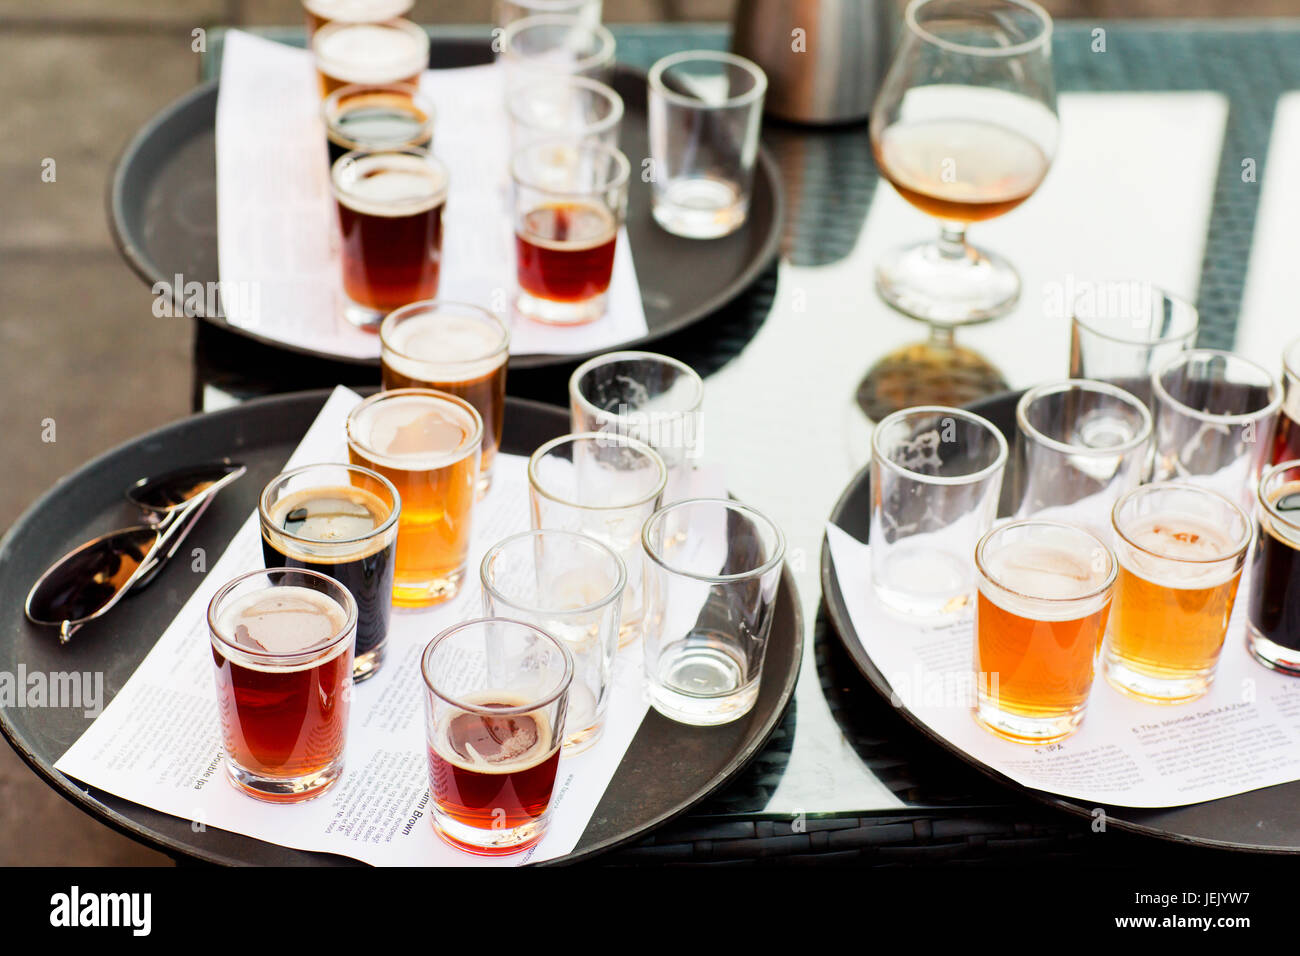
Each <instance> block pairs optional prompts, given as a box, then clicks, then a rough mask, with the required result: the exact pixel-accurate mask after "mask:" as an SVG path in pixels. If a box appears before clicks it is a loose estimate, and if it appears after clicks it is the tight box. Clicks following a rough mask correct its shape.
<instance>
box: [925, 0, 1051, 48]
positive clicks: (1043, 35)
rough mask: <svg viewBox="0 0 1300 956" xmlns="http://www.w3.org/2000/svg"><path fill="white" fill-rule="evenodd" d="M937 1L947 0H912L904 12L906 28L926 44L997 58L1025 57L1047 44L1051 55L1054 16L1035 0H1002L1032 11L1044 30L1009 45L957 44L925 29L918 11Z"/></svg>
mask: <svg viewBox="0 0 1300 956" xmlns="http://www.w3.org/2000/svg"><path fill="white" fill-rule="evenodd" d="M937 2H944V0H912V2H911V3H909V4H908V5H907V9H906V10H905V11H904V13H903V21H904V23H905V24H906V26H907V29H908V30H910V31H911V32H912V33H914V34H916V36H918V37H920V38H921V39H922V40H924V41H925V42H926V43H930V44H933V45H934V46H937V47H939V48H941V49H944V50H947V51H948V52H950V53H960V54H962V55H963V56H979V57H988V58H994V59H1006V58H1008V57H1013V56H1023V55H1024V54H1026V53H1032V52H1033V51H1034V50H1037V49H1039V48H1040V47H1044V46H1045V47H1047V51H1048V55H1050V54H1051V50H1052V29H1053V22H1052V16H1051V14H1049V13H1048V12H1047V11H1046V10H1045V9H1043V8H1042V7H1041V6H1039V5H1038V4H1037V3H1034V2H1033V0H1001V2H1002V3H1004V4H1005V5H1006V6H1009V7H1019V8H1020V9H1022V10H1024V11H1025V12H1026V13H1030V14H1032V15H1033V16H1034V17H1036V18H1037V19H1038V22H1039V24H1041V26H1042V30H1041V31H1040V32H1039V34H1038V35H1037V36H1036V37H1033V38H1032V39H1029V40H1024V41H1022V42H1020V43H1016V44H1012V45H1011V46H1006V47H983V46H972V45H970V44H968V43H957V42H956V41H955V40H945V39H944V38H943V37H940V36H936V35H935V34H934V33H933V32H931V31H930V30H927V29H925V27H923V26H921V24H920V22H919V21H918V20H917V11H918V10H920V9H921V8H922V7H924V6H928V5H929V4H931V3H937Z"/></svg>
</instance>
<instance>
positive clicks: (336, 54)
mask: <svg viewBox="0 0 1300 956" xmlns="http://www.w3.org/2000/svg"><path fill="white" fill-rule="evenodd" d="M311 50H312V53H313V55H314V56H315V59H316V74H317V78H318V79H319V81H320V90H321V97H322V98H323V97H326V96H329V95H330V94H331V93H333V92H334V91H335V90H337V89H338V88H339V87H340V86H350V85H352V84H354V83H418V82H419V79H420V74H421V73H423V72H424V71H425V70H426V69H427V68H428V66H429V34H427V33H425V32H424V29H423V28H422V27H418V26H416V25H415V24H414V23H412V22H411V21H410V20H402V19H397V20H388V21H385V22H383V23H346V22H343V21H334V22H332V23H327V24H326V25H325V26H323V27H321V28H320V29H319V30H317V31H316V32H315V34H314V35H313V36H312V38H311Z"/></svg>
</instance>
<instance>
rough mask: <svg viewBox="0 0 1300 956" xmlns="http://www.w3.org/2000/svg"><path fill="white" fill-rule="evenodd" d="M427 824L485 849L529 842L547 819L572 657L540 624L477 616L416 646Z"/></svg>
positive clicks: (454, 840) (452, 839)
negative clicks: (421, 677) (430, 807)
mask: <svg viewBox="0 0 1300 956" xmlns="http://www.w3.org/2000/svg"><path fill="white" fill-rule="evenodd" d="M421 672H422V673H423V675H424V685H425V694H424V704H425V708H424V713H425V741H426V743H427V745H428V754H429V795H430V797H431V798H432V802H433V815H432V816H433V827H434V831H435V832H436V833H437V834H438V835H439V836H440V837H442V839H443V840H445V841H446V842H447V843H449V844H450V845H452V846H454V847H456V848H458V849H461V850H466V851H468V852H470V853H476V854H479V855H484V856H494V855H499V854H504V853H517V852H519V851H521V850H525V849H527V848H528V847H530V846H533V845H534V844H536V843H537V841H538V840H540V839H541V838H542V836H543V835H544V834H545V832H546V825H547V822H548V821H549V819H550V804H551V792H552V791H553V790H554V788H555V771H556V768H557V767H558V766H559V762H560V741H561V737H562V736H563V734H564V727H565V721H566V712H567V709H568V695H569V684H570V681H571V680H572V678H573V658H572V656H570V654H569V652H568V651H567V650H566V649H565V647H564V645H563V644H562V643H561V642H560V641H558V640H557V639H556V638H554V637H552V636H551V635H550V634H547V633H546V632H545V631H543V630H542V629H541V628H538V627H534V626H533V625H531V624H525V623H523V622H521V621H511V620H505V619H501V618H484V619H479V620H472V621H465V622H464V623H462V624H457V625H455V626H453V627H449V628H447V630H445V631H443V632H442V633H440V634H439V635H438V636H437V637H435V638H434V639H433V640H432V641H430V642H429V646H428V647H426V648H425V650H424V655H423V657H422V659H421Z"/></svg>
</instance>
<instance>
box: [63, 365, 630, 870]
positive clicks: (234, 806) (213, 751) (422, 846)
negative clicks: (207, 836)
mask: <svg viewBox="0 0 1300 956" xmlns="http://www.w3.org/2000/svg"><path fill="white" fill-rule="evenodd" d="M359 401H360V398H359V396H357V395H356V394H355V393H354V392H351V391H349V390H347V389H344V388H341V387H340V388H337V389H335V391H334V393H333V394H332V395H331V396H330V398H329V400H328V401H327V402H326V404H325V406H324V407H323V408H322V409H321V412H320V414H319V415H318V416H317V418H316V421H315V422H314V423H313V424H312V426H311V428H310V429H309V430H308V432H307V434H306V436H305V437H304V438H303V440H302V443H301V444H300V445H299V446H298V449H297V450H296V451H295V452H294V454H293V456H292V457H291V458H290V459H289V463H288V464H287V465H286V468H293V467H297V466H298V465H304V464H310V463H312V462H319V461H346V460H347V450H346V445H345V444H344V441H343V424H344V421H345V420H346V418H347V415H348V412H349V411H350V410H351V409H352V407H353V406H354V405H355V404H356V403H357V402H359ZM526 464H527V460H526V459H524V458H521V457H519V456H516V455H504V454H503V455H498V456H497V459H496V464H495V466H494V470H493V477H492V488H491V490H490V491H489V492H488V494H487V495H486V496H485V497H484V499H483V500H482V501H480V502H479V503H478V504H477V505H476V507H475V511H474V519H473V532H472V539H471V547H470V556H469V565H468V566H469V568H470V569H471V573H470V574H468V575H467V577H466V582H465V585H464V587H463V589H462V591H461V593H460V594H459V595H458V596H457V597H456V598H455V599H453V600H452V601H450V602H448V603H446V604H444V605H440V606H438V607H434V608H430V609H427V610H420V611H405V610H401V609H394V611H393V617H392V624H391V626H390V629H389V637H388V651H387V658H386V660H385V662H384V665H383V667H381V668H380V670H379V672H378V673H377V674H376V675H375V676H374V677H371V678H370V679H369V680H367V681H364V682H363V683H360V684H358V685H356V686H355V688H354V690H353V695H354V696H353V698H352V713H351V716H350V718H349V726H348V740H347V753H346V758H345V759H346V767H345V770H344V772H343V775H342V777H341V778H340V779H339V780H338V782H336V783H335V784H334V786H333V787H332V788H331V789H330V790H328V791H326V792H325V793H324V794H323V795H322V796H320V797H318V798H316V799H315V800H311V801H308V802H305V803H299V804H290V805H273V804H266V803H263V802H261V801H259V800H257V799H255V798H253V797H250V796H247V795H245V794H243V793H241V792H239V791H237V790H236V789H235V787H234V786H233V785H232V784H231V783H230V782H229V781H228V780H224V779H221V778H222V777H223V776H224V775H225V768H224V767H223V766H222V762H221V759H222V758H221V743H220V730H219V723H218V718H217V705H216V690H215V683H214V680H213V674H212V653H211V650H210V647H209V639H208V634H207V624H206V617H205V614H206V610H207V605H208V602H209V601H210V600H211V599H212V595H213V594H215V593H216V591H217V589H218V588H219V587H220V586H221V585H222V584H223V583H224V582H226V581H228V580H230V579H231V578H233V577H235V576H236V575H238V574H241V573H243V572H244V571H250V570H253V569H255V568H260V567H262V566H263V565H262V551H261V534H260V531H259V527H258V520H257V515H256V514H253V515H250V517H249V519H248V520H247V521H246V522H245V523H244V524H243V526H242V527H241V528H240V529H239V531H238V532H237V533H236V534H235V537H234V539H233V540H232V541H231V543H230V545H229V547H228V548H227V549H226V551H225V553H224V554H222V555H221V557H220V559H218V560H217V561H215V562H214V563H212V564H210V566H209V568H208V571H207V572H206V574H205V575H204V577H203V580H202V581H201V582H200V584H199V586H198V588H197V589H196V590H195V592H194V594H193V595H192V596H191V598H190V599H189V601H187V602H186V604H185V606H184V607H183V608H182V609H181V611H180V613H179V614H178V615H177V616H176V619H175V620H173V621H172V622H171V624H170V625H169V626H168V627H167V629H166V630H165V631H164V632H163V634H162V636H161V637H160V638H159V639H158V643H157V644H156V645H155V647H154V649H153V650H152V651H150V653H149V655H148V656H147V657H146V658H145V659H144V660H143V661H142V662H141V664H140V666H139V667H138V668H137V669H136V671H135V673H134V674H132V675H131V678H130V680H128V681H127V683H126V684H125V685H124V686H123V687H122V689H121V690H120V691H118V693H117V695H116V696H115V697H114V698H113V700H112V702H111V703H110V704H109V705H108V706H107V707H106V708H105V709H104V712H103V713H102V714H100V716H99V717H98V718H97V719H96V720H95V722H94V723H93V724H91V725H90V727H89V728H88V729H87V730H86V732H85V733H84V734H82V736H81V737H80V738H79V739H78V740H77V741H76V743H74V744H73V745H72V746H71V747H70V748H68V751H67V752H66V753H65V754H64V755H63V756H62V757H60V758H59V760H58V762H57V763H56V764H55V767H56V769H58V770H59V771H61V772H62V773H65V774H67V775H68V776H71V777H75V778H77V779H78V780H81V781H83V782H84V783H87V784H89V785H91V786H93V787H97V788H99V789H101V790H106V791H108V792H109V793H113V794H116V795H117V796H119V797H122V798H124V799H127V800H131V801H134V802H135V803H140V804H144V805H146V806H149V807H153V808H154V809H155V810H160V811H162V812H164V813H170V814H172V815H174V816H178V817H182V818H185V819H188V820H191V821H192V822H193V828H194V830H195V833H196V836H195V840H197V841H199V842H201V841H202V839H203V838H202V833H203V832H205V829H204V828H217V829H222V830H230V831H233V832H236V833H243V834H246V835H248V836H251V837H256V838H258V839H261V840H267V841H269V842H272V843H278V844H282V845H284V846H289V847H294V848H297V849H301V850H314V851H319V852H324V853H337V854H340V855H342V856H348V857H352V858H354V859H357V860H361V861H363V862H365V863H370V864H374V865H376V866H382V865H401V866H418V865H462V866H466V865H468V866H492V865H496V866H511V865H519V864H523V863H528V862H532V861H540V860H548V859H552V858H554V857H557V856H563V855H564V854H566V853H569V852H570V851H572V850H573V848H574V847H575V846H576V845H577V842H578V839H579V838H580V837H581V836H582V833H583V831H584V830H585V829H586V827H587V824H588V822H589V821H590V819H591V815H592V813H593V812H594V811H595V809H596V805H597V804H598V803H599V802H600V798H601V796H602V795H603V794H604V792H605V788H606V786H607V785H608V783H609V781H610V779H611V778H612V777H613V775H614V772H615V770H616V769H617V768H618V765H619V763H620V761H621V760H622V759H623V755H624V753H625V752H626V750H627V747H628V745H629V744H630V743H631V742H632V738H633V737H634V736H635V735H636V732H637V729H638V728H639V727H640V726H641V721H642V719H643V718H644V717H645V714H646V710H647V704H646V702H645V699H644V696H643V694H642V687H641V685H642V680H641V677H642V657H641V643H640V642H639V641H638V642H637V643H635V644H632V645H630V646H628V647H625V648H622V649H621V650H620V651H619V653H618V657H617V659H616V661H615V668H614V678H613V680H614V683H613V687H612V689H611V692H610V704H609V710H608V712H607V716H606V724H605V731H604V733H603V735H602V736H601V738H600V739H599V740H598V741H597V742H596V743H595V744H594V745H592V747H590V748H589V749H588V750H587V751H586V752H584V753H581V754H578V755H576V756H562V757H561V759H560V765H559V772H558V775H557V776H556V781H555V795H554V797H553V798H552V802H551V806H552V810H553V813H552V817H551V823H550V827H549V829H548V831H547V833H546V835H545V836H544V837H543V838H542V840H541V841H540V842H539V843H538V844H537V846H536V847H534V848H533V849H532V850H529V851H525V852H523V853H518V854H514V855H512V856H506V857H501V858H484V857H479V856H473V855H471V854H469V853H465V852H462V851H459V850H456V849H453V848H452V847H450V846H448V845H447V844H445V843H443V842H442V841H441V840H440V839H439V838H438V837H437V836H436V835H435V834H434V832H433V827H432V824H431V822H430V820H429V816H430V810H429V779H428V773H429V771H428V761H427V757H426V750H425V740H424V736H425V734H424V700H423V679H422V678H421V676H420V654H421V652H422V651H423V649H424V647H425V645H426V644H427V643H428V642H429V640H430V639H431V638H432V637H433V636H434V635H435V634H437V633H438V632H439V631H441V630H442V629H444V628H446V627H449V626H450V625H452V624H455V623H457V622H459V621H462V620H466V619H468V618H471V617H481V616H482V605H481V597H480V588H479V586H478V575H477V571H476V569H477V568H478V566H479V564H480V562H481V561H482V559H483V555H484V553H485V552H486V551H487V549H488V548H489V547H491V546H492V545H493V544H494V543H495V542H497V541H499V540H500V539H501V538H503V537H505V536H506V535H509V534H513V533H515V532H517V531H524V530H527V528H528V506H527V502H528V491H527V488H528V484H527V478H526V474H525V467H526Z"/></svg>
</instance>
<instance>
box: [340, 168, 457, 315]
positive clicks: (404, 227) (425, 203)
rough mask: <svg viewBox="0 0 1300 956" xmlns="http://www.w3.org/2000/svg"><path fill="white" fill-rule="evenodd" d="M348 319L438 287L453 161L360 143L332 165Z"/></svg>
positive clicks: (427, 295)
mask: <svg viewBox="0 0 1300 956" xmlns="http://www.w3.org/2000/svg"><path fill="white" fill-rule="evenodd" d="M332 178H333V181H334V198H335V199H336V200H337V201H338V212H339V229H340V231H341V233H342V237H343V242H342V249H341V256H340V257H341V259H342V263H343V291H344V293H345V294H346V295H347V298H348V302H349V305H348V307H347V309H346V314H347V317H348V319H349V320H350V321H351V322H353V323H355V324H356V325H359V326H361V327H362V328H368V329H372V330H375V331H377V330H378V327H379V323H380V322H381V321H382V320H383V318H384V316H385V315H387V314H388V313H389V312H391V311H392V310H393V309H396V308H398V307H400V306H403V305H406V304H407V303H408V302H417V301H420V300H422V299H432V298H433V297H434V296H436V295H437V294H438V276H439V273H440V271H441V265H442V210H443V206H444V205H446V202H447V182H448V174H447V167H446V166H444V165H443V164H442V163H441V162H439V161H438V160H437V159H435V158H434V157H433V156H432V155H430V154H429V153H428V151H427V150H422V149H403V150H394V151H391V152H386V153H367V152H364V151H361V150H354V151H352V152H350V153H346V154H344V156H343V157H342V158H341V159H339V161H338V162H336V163H335V164H334V167H333V172H332Z"/></svg>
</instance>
